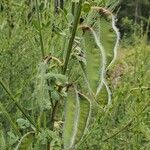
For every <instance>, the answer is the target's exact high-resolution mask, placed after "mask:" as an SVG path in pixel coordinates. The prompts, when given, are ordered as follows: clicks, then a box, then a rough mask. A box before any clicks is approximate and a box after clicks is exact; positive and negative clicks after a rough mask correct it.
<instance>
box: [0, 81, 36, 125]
mask: <svg viewBox="0 0 150 150" xmlns="http://www.w3.org/2000/svg"><path fill="white" fill-rule="evenodd" d="M0 84H1V86H2V87H3V89H4V90H5V92H6V93H7V94H8V96H9V97H10V99H11V100H12V101H13V103H14V104H15V105H16V107H17V108H18V109H19V110H20V111H21V112H22V114H23V115H24V116H25V118H26V119H27V120H28V121H29V122H30V123H31V124H32V125H33V126H34V127H35V128H36V125H35V123H34V121H33V120H32V119H31V118H30V116H28V115H27V114H26V112H25V111H24V109H23V108H22V106H21V105H20V104H19V103H18V102H17V100H16V99H15V98H14V96H13V95H12V94H11V92H10V91H9V89H8V88H7V87H6V85H5V84H4V82H3V81H2V80H0Z"/></svg>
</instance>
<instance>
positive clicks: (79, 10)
mask: <svg viewBox="0 0 150 150" xmlns="http://www.w3.org/2000/svg"><path fill="white" fill-rule="evenodd" d="M82 3H83V0H79V3H78V7H77V12H76V17H75V20H74V23H73V28H72V32H71V38H70V40H69V44H68V48H67V53H66V58H65V62H64V66H63V71H62V73H63V74H65V73H66V71H67V66H68V62H69V58H70V54H71V50H72V46H73V43H74V38H75V35H76V31H77V27H78V23H79V19H80V14H81V9H82Z"/></svg>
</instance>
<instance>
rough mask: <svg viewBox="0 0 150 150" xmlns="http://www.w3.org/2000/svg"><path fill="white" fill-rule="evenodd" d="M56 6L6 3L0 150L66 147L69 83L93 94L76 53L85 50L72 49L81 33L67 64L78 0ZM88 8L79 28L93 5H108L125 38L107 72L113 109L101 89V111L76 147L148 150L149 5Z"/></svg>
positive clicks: (106, 0)
mask: <svg viewBox="0 0 150 150" xmlns="http://www.w3.org/2000/svg"><path fill="white" fill-rule="evenodd" d="M55 2H56V1H55ZM58 2H60V3H58V4H57V3H54V1H52V0H49V1H48V0H45V1H42V0H39V1H38V0H34V1H31V0H21V1H20V0H1V2H0V76H1V77H0V79H1V81H0V82H1V86H0V120H1V122H0V149H1V150H6V149H8V150H12V149H22V150H26V149H56V150H59V149H63V136H62V134H63V133H62V132H63V124H64V118H65V113H64V108H65V106H64V105H65V101H66V97H67V94H68V93H67V92H66V91H67V90H68V88H69V86H70V83H78V82H79V83H80V84H78V89H79V90H80V91H81V92H82V93H84V94H85V93H86V92H87V89H86V85H84V84H85V83H84V82H83V78H80V77H81V74H82V71H81V68H80V65H79V64H78V61H80V62H84V61H85V60H84V57H80V56H81V55H77V54H82V51H81V49H80V48H81V47H82V46H81V47H77V48H76V49H75V50H74V49H73V48H72V47H73V46H75V45H76V44H78V43H79V42H80V36H81V33H80V32H79V33H78V34H77V35H76V37H75V40H74V39H72V40H73V41H74V44H72V45H71V47H70V50H72V49H73V51H71V56H70V57H71V59H70V61H69V64H68V65H66V66H67V68H65V67H64V65H65V64H64V62H66V54H67V49H69V42H68V41H69V40H70V39H71V38H70V37H72V35H73V34H72V33H73V30H72V29H73V28H74V27H75V25H73V21H74V19H75V16H76V14H77V12H78V9H77V7H79V6H78V1H69V0H68V1H67V0H66V1H64V5H62V4H63V3H62V2H63V1H61V0H60V1H58ZM86 4H87V5H84V9H85V10H84V11H83V10H82V12H81V16H80V20H79V24H82V21H83V19H84V21H85V20H86V19H85V18H86V17H87V14H86V13H85V14H84V13H83V12H86V11H87V12H88V11H89V6H101V7H104V8H106V9H108V10H110V11H112V12H113V13H114V14H116V15H117V18H118V22H117V26H118V27H119V30H120V33H121V40H120V47H119V49H118V54H117V60H116V62H115V64H114V65H113V66H112V67H111V68H110V69H109V70H108V71H107V74H106V79H107V82H108V84H109V87H110V89H111V91H112V104H111V105H110V106H109V109H106V110H105V109H104V108H105V106H106V104H107V94H106V91H105V90H104V89H103V90H102V91H101V94H100V102H99V105H100V106H98V107H97V105H94V107H93V108H92V117H91V119H90V123H89V126H88V130H87V132H86V133H85V135H84V136H83V138H82V140H81V141H79V142H78V143H77V144H76V146H75V147H74V148H73V149H81V150H83V149H87V150H88V149H89V150H101V149H102V150H110V149H114V150H115V149H118V150H130V149H131V150H134V149H136V150H149V149H150V119H149V118H150V94H149V93H150V81H149V76H150V69H149V68H150V59H149V56H150V45H149V41H150V40H149V38H150V25H149V23H150V18H149V16H150V9H149V8H150V2H149V0H142V1H140V0H127V1H123V0H122V1H119V0H113V1H112V0H95V1H93V0H89V1H88V3H86ZM57 5H58V7H57ZM85 6H86V7H85ZM60 8H61V9H60ZM79 15H80V14H79ZM92 17H93V16H92ZM84 21H83V22H84ZM76 23H78V21H77V22H76ZM77 25H78V24H77ZM102 31H105V28H102ZM86 38H88V39H90V37H89V36H87V37H86ZM103 39H104V41H107V39H106V37H104V38H103ZM89 41H90V40H89ZM91 41H92V40H91ZM90 44H93V43H92V42H91V43H90ZM81 45H82V44H81ZM106 45H107V43H106ZM94 46H95V45H94ZM64 68H65V69H64ZM95 74H96V73H95ZM95 74H94V75H95ZM64 88H65V90H64ZM74 93H75V92H74ZM74 93H73V94H74ZM87 93H88V92H87ZM70 112H71V111H70Z"/></svg>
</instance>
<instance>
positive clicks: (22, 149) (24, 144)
mask: <svg viewBox="0 0 150 150" xmlns="http://www.w3.org/2000/svg"><path fill="white" fill-rule="evenodd" d="M34 134H35V133H34V132H33V131H31V132H28V133H26V134H25V135H24V136H23V137H22V138H21V139H20V141H19V143H18V145H17V146H16V148H15V150H30V147H31V144H32V142H33V138H34Z"/></svg>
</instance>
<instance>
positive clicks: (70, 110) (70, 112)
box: [63, 87, 79, 150]
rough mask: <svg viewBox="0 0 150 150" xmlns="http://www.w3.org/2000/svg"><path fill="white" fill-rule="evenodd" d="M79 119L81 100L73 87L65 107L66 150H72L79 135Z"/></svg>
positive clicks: (64, 136) (64, 134)
mask: <svg viewBox="0 0 150 150" xmlns="http://www.w3.org/2000/svg"><path fill="white" fill-rule="evenodd" d="M78 118H79V99H78V98H77V92H76V90H75V89H74V88H72V87H71V89H69V91H68V97H67V101H66V106H65V123H64V133H63V141H64V149H65V150H68V149H71V148H72V147H73V145H74V142H75V137H76V133H77V124H78Z"/></svg>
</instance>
